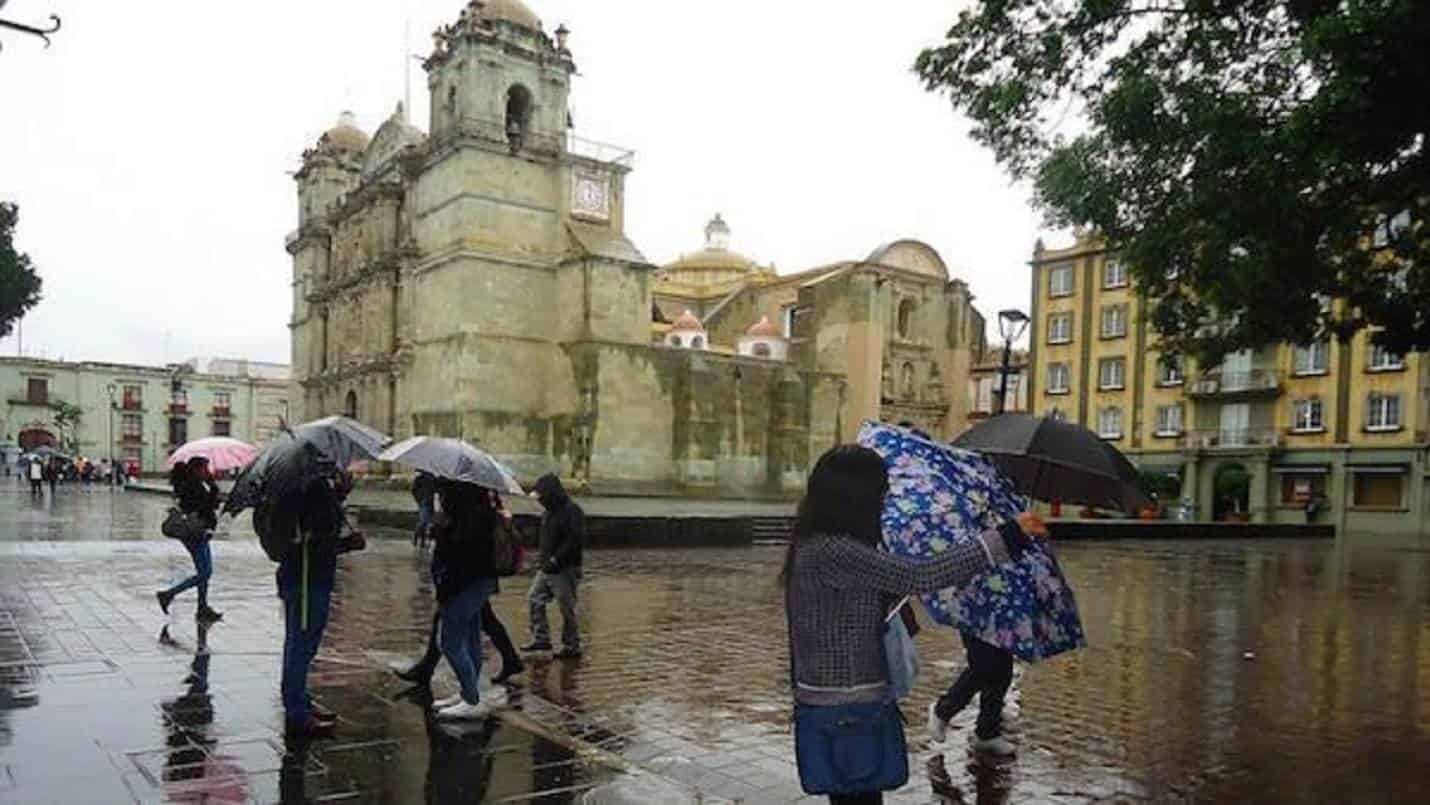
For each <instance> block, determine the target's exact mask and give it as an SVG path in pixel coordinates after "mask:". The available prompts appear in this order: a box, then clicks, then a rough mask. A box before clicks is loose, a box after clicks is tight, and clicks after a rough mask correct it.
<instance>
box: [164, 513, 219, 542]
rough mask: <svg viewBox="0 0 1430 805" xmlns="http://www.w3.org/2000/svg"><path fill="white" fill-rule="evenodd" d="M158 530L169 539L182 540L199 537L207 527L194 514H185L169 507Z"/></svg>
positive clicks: (206, 531) (206, 530)
mask: <svg viewBox="0 0 1430 805" xmlns="http://www.w3.org/2000/svg"><path fill="white" fill-rule="evenodd" d="M159 530H160V531H162V532H163V533H164V536H166V537H169V538H170V539H177V540H184V541H188V540H195V539H199V538H201V537H203V536H204V535H205V534H207V533H208V528H207V527H206V526H205V525H204V523H203V521H202V520H200V519H199V518H198V517H197V516H196V515H192V514H185V513H184V512H182V511H179V510H178V509H174V508H171V509H169V513H168V514H167V515H165V517H164V523H163V525H161V526H159Z"/></svg>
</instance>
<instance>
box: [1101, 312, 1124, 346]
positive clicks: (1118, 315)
mask: <svg viewBox="0 0 1430 805" xmlns="http://www.w3.org/2000/svg"><path fill="white" fill-rule="evenodd" d="M1126 335H1127V306H1126V305H1107V306H1105V307H1103V309H1102V337H1103V338H1122V337H1124V336H1126Z"/></svg>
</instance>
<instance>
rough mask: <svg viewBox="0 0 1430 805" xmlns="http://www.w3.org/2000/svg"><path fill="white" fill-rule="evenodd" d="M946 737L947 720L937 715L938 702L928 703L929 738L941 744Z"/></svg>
mask: <svg viewBox="0 0 1430 805" xmlns="http://www.w3.org/2000/svg"><path fill="white" fill-rule="evenodd" d="M947 738H948V722H947V721H944V720H943V719H941V718H939V717H938V702H932V703H930V704H929V740H930V741H933V742H934V743H936V744H941V743H943V742H944V741H945V740H947Z"/></svg>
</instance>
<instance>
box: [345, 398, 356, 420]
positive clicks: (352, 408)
mask: <svg viewBox="0 0 1430 805" xmlns="http://www.w3.org/2000/svg"><path fill="white" fill-rule="evenodd" d="M343 415H344V416H346V417H347V418H348V419H357V418H358V405H357V392H356V391H349V392H348V396H347V399H346V400H344V401H343Z"/></svg>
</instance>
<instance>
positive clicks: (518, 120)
mask: <svg viewBox="0 0 1430 805" xmlns="http://www.w3.org/2000/svg"><path fill="white" fill-rule="evenodd" d="M530 123H531V90H529V89H527V88H526V87H523V86H522V85H520V84H513V85H512V86H511V89H509V90H507V91H506V141H507V143H508V144H510V145H511V150H513V151H516V150H518V149H520V148H521V144H522V142H524V141H525V140H526V128H527V126H528V125H529V124H530Z"/></svg>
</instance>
